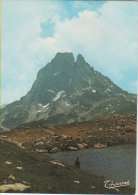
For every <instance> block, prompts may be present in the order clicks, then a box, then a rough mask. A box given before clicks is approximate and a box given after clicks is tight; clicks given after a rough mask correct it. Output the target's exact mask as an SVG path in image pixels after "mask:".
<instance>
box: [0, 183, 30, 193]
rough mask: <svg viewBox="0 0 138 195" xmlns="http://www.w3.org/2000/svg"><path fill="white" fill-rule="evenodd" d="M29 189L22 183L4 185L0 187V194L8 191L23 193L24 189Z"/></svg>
mask: <svg viewBox="0 0 138 195" xmlns="http://www.w3.org/2000/svg"><path fill="white" fill-rule="evenodd" d="M28 188H30V186H29V185H25V184H22V183H15V184H4V185H0V192H6V191H8V190H13V191H21V192H22V191H24V190H26V189H28Z"/></svg>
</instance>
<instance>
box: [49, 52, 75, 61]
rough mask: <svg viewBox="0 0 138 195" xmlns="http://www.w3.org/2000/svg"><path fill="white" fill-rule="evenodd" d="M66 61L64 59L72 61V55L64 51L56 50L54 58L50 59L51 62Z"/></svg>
mask: <svg viewBox="0 0 138 195" xmlns="http://www.w3.org/2000/svg"><path fill="white" fill-rule="evenodd" d="M53 61H54V62H55V61H56V62H66V61H70V62H74V56H73V53H71V52H64V53H61V52H58V53H57V54H56V55H55V58H54V59H53V60H52V62H53Z"/></svg>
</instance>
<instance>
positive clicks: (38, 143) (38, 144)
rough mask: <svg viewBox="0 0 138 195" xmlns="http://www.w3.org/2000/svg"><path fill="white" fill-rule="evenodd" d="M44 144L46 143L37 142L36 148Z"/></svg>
mask: <svg viewBox="0 0 138 195" xmlns="http://www.w3.org/2000/svg"><path fill="white" fill-rule="evenodd" d="M43 144H44V142H37V143H36V144H35V146H40V145H43Z"/></svg>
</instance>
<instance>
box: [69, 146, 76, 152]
mask: <svg viewBox="0 0 138 195" xmlns="http://www.w3.org/2000/svg"><path fill="white" fill-rule="evenodd" d="M68 150H70V151H77V150H78V148H76V147H73V146H70V147H68Z"/></svg>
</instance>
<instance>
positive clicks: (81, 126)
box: [0, 115, 136, 154]
mask: <svg viewBox="0 0 138 195" xmlns="http://www.w3.org/2000/svg"><path fill="white" fill-rule="evenodd" d="M0 139H2V140H6V141H8V142H11V143H15V144H16V145H18V146H19V147H20V148H23V149H27V150H30V151H34V152H37V153H44V154H45V153H54V152H59V151H76V150H80V149H87V148H93V147H98V148H101V147H108V146H111V145H116V144H125V143H135V142H136V115H130V116H122V115H113V116H105V117H102V118H99V119H95V120H92V121H87V122H80V123H72V124H67V125H60V126H55V127H50V128H49V127H46V126H45V125H42V124H41V125H40V124H36V122H34V123H33V122H32V123H29V124H24V125H22V126H20V127H18V128H15V129H14V130H12V131H11V132H7V133H4V134H1V136H0Z"/></svg>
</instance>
